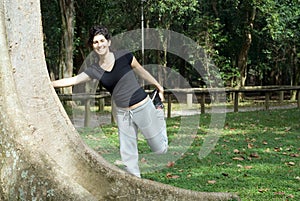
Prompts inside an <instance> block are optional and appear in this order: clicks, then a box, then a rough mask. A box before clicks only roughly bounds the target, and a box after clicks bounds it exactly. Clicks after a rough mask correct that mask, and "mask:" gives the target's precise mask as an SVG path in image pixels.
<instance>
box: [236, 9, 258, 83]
mask: <svg viewBox="0 0 300 201" xmlns="http://www.w3.org/2000/svg"><path fill="white" fill-rule="evenodd" d="M255 15H256V8H255V7H253V8H249V10H248V11H247V12H246V17H245V18H246V19H245V21H246V24H245V29H244V42H243V44H242V47H241V50H240V53H239V55H238V59H237V64H238V68H239V70H240V78H239V81H238V83H237V84H238V86H239V87H244V86H245V83H246V79H247V61H248V52H249V49H250V46H251V43H252V33H251V32H252V30H253V23H254V19H255Z"/></svg>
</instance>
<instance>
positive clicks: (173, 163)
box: [167, 161, 175, 167]
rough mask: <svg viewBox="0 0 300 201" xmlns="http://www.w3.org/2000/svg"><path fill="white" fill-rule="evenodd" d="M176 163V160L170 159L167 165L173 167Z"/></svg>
mask: <svg viewBox="0 0 300 201" xmlns="http://www.w3.org/2000/svg"><path fill="white" fill-rule="evenodd" d="M174 165H175V162H174V161H169V162H168V163H167V167H173V166H174Z"/></svg>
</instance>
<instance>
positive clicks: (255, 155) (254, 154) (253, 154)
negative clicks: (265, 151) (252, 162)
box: [250, 152, 260, 158]
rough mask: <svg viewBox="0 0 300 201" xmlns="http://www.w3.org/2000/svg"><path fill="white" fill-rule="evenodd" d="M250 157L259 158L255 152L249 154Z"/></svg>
mask: <svg viewBox="0 0 300 201" xmlns="http://www.w3.org/2000/svg"><path fill="white" fill-rule="evenodd" d="M250 157H251V158H260V157H259V155H258V153H256V152H254V153H251V154H250Z"/></svg>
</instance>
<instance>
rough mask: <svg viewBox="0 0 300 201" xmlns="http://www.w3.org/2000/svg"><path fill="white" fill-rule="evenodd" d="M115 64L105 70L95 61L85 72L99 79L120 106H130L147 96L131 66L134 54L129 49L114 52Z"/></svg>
mask: <svg viewBox="0 0 300 201" xmlns="http://www.w3.org/2000/svg"><path fill="white" fill-rule="evenodd" d="M113 54H114V56H115V64H114V66H113V68H112V70H111V71H105V70H104V69H103V68H101V67H100V66H99V64H98V63H95V64H93V65H91V66H89V67H88V68H87V69H86V70H85V71H84V72H85V73H86V74H87V75H88V76H89V77H91V78H92V79H97V80H99V81H100V82H101V84H102V85H103V86H104V87H105V88H106V89H107V90H108V91H109V92H110V93H111V95H112V98H113V100H114V101H115V103H116V105H117V106H118V107H129V106H132V105H134V104H136V103H139V102H140V101H142V100H143V99H145V98H146V97H147V93H146V92H145V91H144V89H143V88H142V87H141V86H140V84H139V83H138V81H137V78H136V76H135V73H134V71H133V69H132V68H131V62H132V59H133V55H132V53H131V52H129V51H125V50H122V51H117V52H113Z"/></svg>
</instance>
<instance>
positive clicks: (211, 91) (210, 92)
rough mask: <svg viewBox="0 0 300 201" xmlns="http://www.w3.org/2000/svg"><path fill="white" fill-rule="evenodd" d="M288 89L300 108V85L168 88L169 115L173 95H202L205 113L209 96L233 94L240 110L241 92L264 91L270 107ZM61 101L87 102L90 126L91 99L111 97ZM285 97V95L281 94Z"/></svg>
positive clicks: (76, 97)
mask: <svg viewBox="0 0 300 201" xmlns="http://www.w3.org/2000/svg"><path fill="white" fill-rule="evenodd" d="M288 91H297V106H298V108H300V86H256V87H243V88H184V89H183V88H181V89H166V90H165V95H166V97H167V98H166V100H167V117H168V118H169V117H171V106H172V95H173V94H184V95H186V96H188V95H192V94H195V95H196V96H198V97H200V109H201V113H202V114H204V113H205V99H206V97H207V96H219V97H221V98H226V94H229V93H232V94H233V97H234V98H233V99H234V102H233V105H234V112H238V107H239V94H240V93H246V92H247V93H248V92H252V93H263V94H264V95H265V109H266V110H268V109H269V107H270V97H271V94H272V93H274V92H280V93H281V94H283V93H284V92H288ZM58 96H59V98H60V100H61V101H72V100H81V101H84V102H85V117H84V126H88V125H89V122H90V116H91V115H90V113H91V112H90V101H91V100H101V99H102V100H104V99H105V98H107V97H110V95H109V94H108V93H101V94H73V95H72V94H58ZM281 97H283V95H281Z"/></svg>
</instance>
